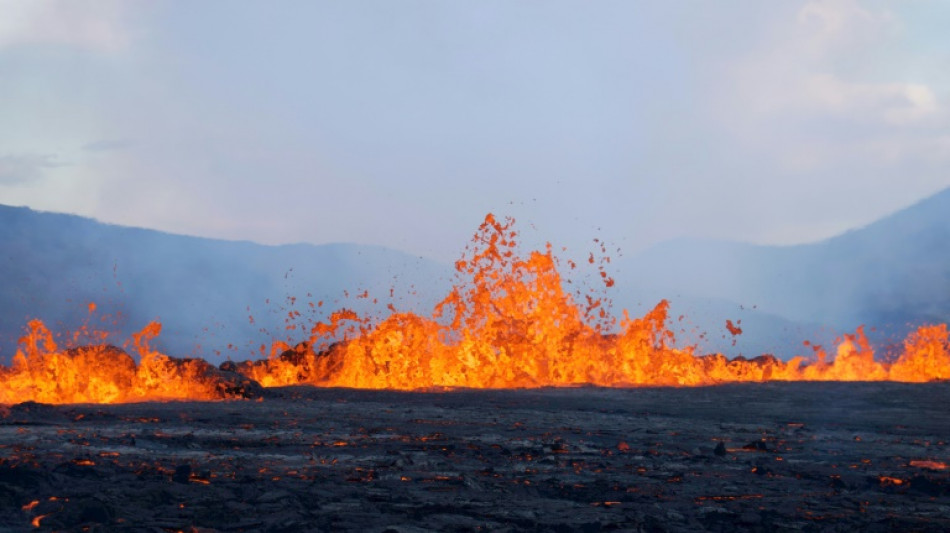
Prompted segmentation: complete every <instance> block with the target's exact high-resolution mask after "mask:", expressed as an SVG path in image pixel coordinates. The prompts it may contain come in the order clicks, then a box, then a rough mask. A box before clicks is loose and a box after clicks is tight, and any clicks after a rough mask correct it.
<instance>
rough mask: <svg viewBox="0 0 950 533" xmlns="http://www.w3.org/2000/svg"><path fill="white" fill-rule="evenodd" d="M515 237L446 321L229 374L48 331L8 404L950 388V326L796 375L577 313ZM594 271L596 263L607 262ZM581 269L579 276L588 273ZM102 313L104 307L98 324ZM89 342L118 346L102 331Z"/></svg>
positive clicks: (20, 357)
mask: <svg viewBox="0 0 950 533" xmlns="http://www.w3.org/2000/svg"><path fill="white" fill-rule="evenodd" d="M513 224H514V221H513V220H512V219H510V218H507V219H505V220H503V221H499V220H497V219H496V218H495V217H494V216H492V215H491V214H489V215H488V216H487V217H486V218H485V221H484V223H483V224H482V225H481V227H480V228H479V230H478V232H477V233H476V234H475V237H474V239H473V246H472V247H471V248H470V249H469V250H468V251H467V254H466V255H463V257H462V259H460V260H459V261H457V262H456V265H455V268H456V273H457V282H456V284H455V286H454V288H453V289H452V291H451V292H450V293H449V295H448V296H446V298H445V299H444V300H442V301H441V302H440V303H439V304H438V305H437V306H436V307H435V309H434V311H433V313H432V316H430V317H425V316H420V315H417V314H413V313H402V312H397V311H396V310H395V309H394V308H393V307H392V306H391V305H390V310H391V311H392V314H390V315H389V316H388V317H386V318H385V319H383V320H382V321H380V322H379V323H378V324H375V325H373V324H372V323H371V321H370V320H369V319H367V318H365V317H361V316H359V315H357V314H356V313H355V312H353V311H350V310H346V309H341V310H339V311H336V312H334V313H332V314H331V315H330V317H329V319H328V321H327V322H317V323H316V324H315V325H314V326H313V327H312V328H311V331H310V337H309V339H308V340H307V341H305V342H302V343H300V344H298V345H297V346H294V347H291V346H289V345H287V344H285V343H279V342H277V343H274V344H273V346H272V347H271V354H270V357H268V358H266V359H263V360H258V361H247V362H241V363H232V362H227V363H225V364H224V365H222V371H219V370H218V369H215V368H213V367H211V366H210V365H209V364H208V363H206V362H204V361H203V360H200V359H175V358H171V357H168V356H166V355H163V354H160V353H158V352H156V351H154V350H152V349H151V348H150V347H149V341H150V340H151V339H153V338H154V337H155V336H157V335H158V333H159V331H160V330H161V325H160V324H158V323H157V322H153V323H151V324H149V325H148V326H146V327H145V328H144V329H143V330H142V331H141V332H139V333H137V334H135V335H134V336H133V337H134V345H135V348H136V351H137V352H138V354H139V356H140V362H139V363H138V364H136V363H135V361H134V360H133V359H132V357H131V356H129V355H128V354H126V353H125V352H123V351H122V350H120V349H118V348H115V347H113V346H109V345H103V344H95V345H91V346H85V347H79V348H72V349H68V350H62V349H60V348H59V347H58V346H57V345H56V343H55V342H54V341H53V338H52V336H51V335H50V333H49V331H48V330H47V329H46V327H45V326H44V325H43V323H42V322H40V321H38V320H33V321H31V322H30V323H29V333H28V334H27V335H26V336H25V337H24V338H23V339H21V348H20V349H19V350H18V351H17V354H16V356H15V357H14V360H13V365H12V367H3V366H0V403H15V402H22V401H27V400H33V401H39V402H47V403H75V402H101V403H115V402H131V401H147V400H174V399H194V400H209V399H221V398H227V397H234V396H241V395H242V394H243V392H242V390H243V389H242V386H243V385H242V384H241V383H237V384H235V383H234V381H233V378H234V376H238V375H237V374H234V373H233V372H226V371H237V372H239V373H240V374H243V375H244V376H246V377H247V378H250V379H251V380H254V381H256V382H258V383H260V384H261V385H263V386H265V387H272V386H283V385H294V384H312V385H317V386H338V387H357V388H373V389H380V388H390V389H427V388H430V389H431V388H436V389H438V388H444V387H477V388H510V387H542V386H572V385H582V384H592V385H599V386H609V387H621V386H635V385H678V386H679V385H710V384H717V383H723V382H737V381H766V380H838V381H879V380H895V381H908V382H923V381H930V380H936V379H950V340H948V331H947V325H946V324H938V325H933V326H923V327H920V328H919V329H918V330H917V331H915V332H913V333H912V334H910V335H909V336H908V338H907V339H906V340H905V342H904V350H903V353H902V354H901V355H900V356H899V357H898V358H897V360H896V361H895V362H893V363H886V362H880V361H877V360H875V359H874V354H873V351H872V350H871V347H870V345H869V343H868V340H867V338H866V337H865V335H864V331H863V329H862V328H858V330H857V331H856V332H855V334H854V335H846V336H845V338H844V340H843V341H842V342H841V343H840V344H839V345H838V347H837V351H836V357H834V359H833V360H830V361H829V360H828V357H827V355H826V354H825V353H824V351H822V350H821V349H820V347H815V350H816V356H817V357H816V359H817V360H816V361H814V362H811V363H806V361H805V359H804V358H803V357H795V358H793V359H791V360H790V361H787V362H786V361H781V360H779V359H777V358H775V357H773V356H770V355H763V356H760V357H756V358H753V359H745V358H743V357H737V358H735V359H732V360H730V359H727V358H726V357H725V356H723V355H721V354H714V355H705V356H699V355H696V354H695V353H694V350H693V349H692V348H682V349H680V348H675V347H673V346H674V337H673V333H672V332H671V331H670V330H669V329H668V328H667V326H666V323H667V318H668V316H667V314H668V308H669V304H668V302H667V301H666V300H663V301H661V302H660V303H659V304H657V306H656V308H654V309H653V310H652V311H650V312H649V313H647V314H646V315H644V316H643V317H641V318H633V319H631V318H630V317H629V315H628V314H627V312H626V311H624V312H623V318H622V319H621V320H620V321H619V324H618V323H617V320H616V319H615V318H613V316H611V314H610V313H609V312H608V309H609V305H608V302H606V301H605V300H602V299H599V298H594V297H592V296H590V295H582V296H580V297H579V299H580V300H581V301H580V302H577V301H575V299H574V297H573V296H572V295H571V294H569V293H566V292H565V291H564V289H563V286H562V280H561V276H560V274H559V272H558V269H557V264H558V262H557V259H556V258H555V257H554V255H553V254H552V252H551V246H550V245H548V246H547V247H546V249H545V250H544V251H543V252H542V251H533V252H531V253H530V254H528V255H527V256H521V255H519V254H518V253H517V245H516V237H517V233H516V232H515V231H514V230H513ZM601 249H602V250H603V246H601ZM589 262H590V263H592V264H593V263H594V262H595V259H594V257H593V255H591V257H590V259H589ZM604 262H605V261H601V266H600V268H599V269H598V273H599V274H600V277H601V278H602V280H601V281H603V283H604V286H605V287H606V288H609V287H611V286H612V285H613V284H614V281H613V279H612V278H610V277H608V276H607V274H606V272H605V270H604V269H603V263H604ZM568 264H569V265H571V266H572V268H573V265H574V263H572V262H570V261H569V262H568ZM360 297H361V298H365V297H368V295H367V294H363V295H361V296H360ZM94 309H95V307H94V305H90V312H92V311H93V310H94ZM726 327H727V328H728V329H729V331H730V333H732V334H733V335H738V334H739V333H741V329H739V326H738V323H736V324H733V323H732V322H731V321H726ZM84 336H85V337H87V338H89V337H91V338H93V339H99V340H100V341H101V340H104V339H105V338H106V336H105V335H99V334H95V333H93V334H88V332H85V333H84ZM78 338H79V336H78V335H77V336H74V341H76V340H77V339H78ZM228 376H230V377H228ZM238 377H240V376H238ZM229 379H230V380H231V381H228V380H229ZM242 379H244V378H242ZM244 385H246V383H245V384H244Z"/></svg>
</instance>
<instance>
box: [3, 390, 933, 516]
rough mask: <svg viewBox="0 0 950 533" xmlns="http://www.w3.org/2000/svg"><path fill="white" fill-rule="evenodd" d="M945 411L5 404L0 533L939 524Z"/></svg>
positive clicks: (708, 401)
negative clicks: (28, 532) (3, 532)
mask: <svg viewBox="0 0 950 533" xmlns="http://www.w3.org/2000/svg"><path fill="white" fill-rule="evenodd" d="M948 406H950V383H935V384H923V385H910V384H898V383H768V384H747V385H728V386H719V387H708V388H689V389H670V388H638V389H623V390H618V389H614V390H610V389H596V388H579V389H560V390H555V389H544V390H528V391H525V390H518V391H456V392H440V393H399V392H374V391H356V390H341V389H312V388H306V387H295V388H284V389H272V390H269V391H267V392H266V397H265V398H264V399H263V400H262V401H233V402H222V403H148V404H133V405H115V406H101V405H70V406H58V407H53V406H46V405H39V404H19V405H16V406H12V407H10V408H9V410H7V411H6V412H5V413H3V416H2V418H0V531H32V530H41V531H48V530H63V531H82V530H87V531H154V532H164V531H311V530H312V531H353V530H357V531H363V532H366V533H371V532H384V531H391V532H413V531H429V530H432V531H486V530H487V531H630V530H633V531H637V530H642V531H696V530H713V531H735V530H739V531H742V530H747V531H768V532H770V533H772V532H780V531H828V530H831V531H836V530H838V531H856V530H864V531H895V530H900V531H946V530H950V470H948V469H947V468H945V467H944V468H941V464H940V463H948V462H950V445H948V442H950V409H948ZM720 444H721V445H722V446H720ZM927 461H929V462H927ZM912 462H913V463H912ZM33 502H36V503H33ZM32 523H38V524H39V527H38V528H34V527H33V525H31V524H32Z"/></svg>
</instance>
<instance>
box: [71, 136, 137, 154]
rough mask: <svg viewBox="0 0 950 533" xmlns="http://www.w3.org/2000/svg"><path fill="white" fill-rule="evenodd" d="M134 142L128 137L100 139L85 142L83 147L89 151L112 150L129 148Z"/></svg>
mask: <svg viewBox="0 0 950 533" xmlns="http://www.w3.org/2000/svg"><path fill="white" fill-rule="evenodd" d="M133 144H134V143H133V142H132V141H130V140H128V139H100V140H98V141H94V142H91V143H87V144H84V145H83V146H82V149H83V150H85V151H87V152H111V151H118V150H128V149H129V148H131V147H132V146H133Z"/></svg>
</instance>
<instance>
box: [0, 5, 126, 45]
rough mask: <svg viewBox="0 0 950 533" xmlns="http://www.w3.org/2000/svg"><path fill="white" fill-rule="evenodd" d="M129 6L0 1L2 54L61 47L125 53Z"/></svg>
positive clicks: (0, 42)
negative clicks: (19, 49)
mask: <svg viewBox="0 0 950 533" xmlns="http://www.w3.org/2000/svg"><path fill="white" fill-rule="evenodd" d="M126 6H127V4H125V3H123V2H121V1H117V0H99V1H97V2H74V1H71V0H0V13H2V16H0V50H3V49H6V48H13V47H18V46H31V45H61V46H72V47H78V48H83V49H91V50H95V51H100V52H117V51H121V50H123V49H124V48H125V47H126V46H127V44H128V42H129V37H130V36H129V33H128V31H127V28H126V27H125V24H124V16H125V14H126Z"/></svg>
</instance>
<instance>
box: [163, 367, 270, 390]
mask: <svg viewBox="0 0 950 533" xmlns="http://www.w3.org/2000/svg"><path fill="white" fill-rule="evenodd" d="M168 361H169V363H170V364H172V365H175V366H178V367H182V366H189V367H190V368H189V370H190V372H191V373H197V374H199V375H200V376H201V378H200V379H199V381H200V382H203V383H212V384H213V386H214V389H215V392H216V393H217V394H218V397H220V398H245V399H247V398H260V397H261V396H263V394H264V390H263V387H261V385H260V384H259V383H257V382H256V381H254V380H253V379H251V378H249V377H247V376H244V375H243V374H240V373H238V372H235V371H229V370H226V369H224V368H217V367H215V366H214V365H212V364H211V363H208V362H207V361H205V360H204V359H196V358H178V357H169V358H168ZM181 374H182V375H188V374H187V373H186V372H181Z"/></svg>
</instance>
